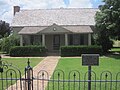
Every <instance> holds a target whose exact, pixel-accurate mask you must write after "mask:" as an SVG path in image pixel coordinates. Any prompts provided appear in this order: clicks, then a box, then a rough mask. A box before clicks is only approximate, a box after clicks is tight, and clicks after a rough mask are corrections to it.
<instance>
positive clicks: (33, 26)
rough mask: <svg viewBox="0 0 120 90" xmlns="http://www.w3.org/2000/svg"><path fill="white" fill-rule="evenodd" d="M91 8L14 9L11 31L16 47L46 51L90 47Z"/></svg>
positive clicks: (91, 31) (93, 23) (92, 20)
mask: <svg viewBox="0 0 120 90" xmlns="http://www.w3.org/2000/svg"><path fill="white" fill-rule="evenodd" d="M96 11H98V9H94V8H56V9H34V10H20V7H19V6H14V18H13V21H12V24H11V26H12V28H13V32H14V34H17V35H20V45H21V46H23V45H33V44H34V45H42V46H46V48H47V49H48V51H53V50H59V48H60V46H68V45H91V34H92V33H93V29H94V25H95V19H94V17H95V13H96Z"/></svg>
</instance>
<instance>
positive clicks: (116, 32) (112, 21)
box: [95, 0, 120, 52]
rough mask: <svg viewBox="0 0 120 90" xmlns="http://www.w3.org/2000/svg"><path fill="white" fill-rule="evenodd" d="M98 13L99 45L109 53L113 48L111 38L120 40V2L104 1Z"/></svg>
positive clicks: (117, 0) (115, 0)
mask: <svg viewBox="0 0 120 90" xmlns="http://www.w3.org/2000/svg"><path fill="white" fill-rule="evenodd" d="M103 2H104V5H100V6H99V11H98V12H97V13H96V18H95V19H96V28H97V30H98V44H100V45H101V46H102V48H103V51H104V52H107V51H108V50H109V49H111V47H112V42H111V40H110V39H111V38H114V39H115V38H117V39H119V40H120V0H103Z"/></svg>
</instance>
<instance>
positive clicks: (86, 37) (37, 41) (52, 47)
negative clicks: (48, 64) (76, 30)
mask: <svg viewBox="0 0 120 90" xmlns="http://www.w3.org/2000/svg"><path fill="white" fill-rule="evenodd" d="M20 45H21V46H24V45H41V46H45V47H46V48H47V49H48V51H50V52H52V51H56V50H59V48H60V47H61V46H69V45H91V34H42V35H21V39H20Z"/></svg>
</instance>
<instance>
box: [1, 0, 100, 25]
mask: <svg viewBox="0 0 120 90" xmlns="http://www.w3.org/2000/svg"><path fill="white" fill-rule="evenodd" d="M101 1H102V0H0V20H4V21H6V22H8V23H11V21H12V18H13V6H20V7H21V9H48V8H60V7H63V8H97V7H98V6H99V5H101V4H102V2H101Z"/></svg>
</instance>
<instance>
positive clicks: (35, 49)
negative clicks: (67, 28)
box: [10, 46, 47, 56]
mask: <svg viewBox="0 0 120 90" xmlns="http://www.w3.org/2000/svg"><path fill="white" fill-rule="evenodd" d="M46 52H47V50H46V48H45V47H42V46H14V47H12V48H11V49H10V56H45V55H46Z"/></svg>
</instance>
